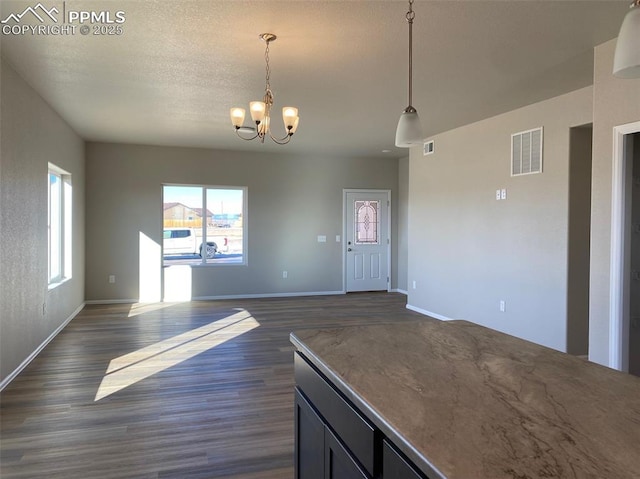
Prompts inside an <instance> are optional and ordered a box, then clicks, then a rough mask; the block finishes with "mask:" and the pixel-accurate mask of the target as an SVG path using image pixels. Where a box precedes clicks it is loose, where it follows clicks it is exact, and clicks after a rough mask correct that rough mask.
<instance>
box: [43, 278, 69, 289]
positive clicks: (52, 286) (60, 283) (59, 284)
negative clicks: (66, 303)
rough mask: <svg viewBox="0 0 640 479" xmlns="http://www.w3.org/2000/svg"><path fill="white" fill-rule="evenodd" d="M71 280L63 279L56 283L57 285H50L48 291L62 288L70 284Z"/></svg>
mask: <svg viewBox="0 0 640 479" xmlns="http://www.w3.org/2000/svg"><path fill="white" fill-rule="evenodd" d="M70 279H71V277H68V278H62V279H61V280H60V281H56V282H55V283H49V285H48V287H47V291H52V290H54V289H56V288H57V287H58V286H62V285H63V284H65V283H66V282H68V281H69V280H70Z"/></svg>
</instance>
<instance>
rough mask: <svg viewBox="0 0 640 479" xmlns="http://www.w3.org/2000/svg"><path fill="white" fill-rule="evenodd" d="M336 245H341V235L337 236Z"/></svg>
mask: <svg viewBox="0 0 640 479" xmlns="http://www.w3.org/2000/svg"><path fill="white" fill-rule="evenodd" d="M336 243H340V235H336Z"/></svg>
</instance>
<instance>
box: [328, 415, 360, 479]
mask: <svg viewBox="0 0 640 479" xmlns="http://www.w3.org/2000/svg"><path fill="white" fill-rule="evenodd" d="M324 439H325V440H324V448H325V451H324V453H325V456H324V457H325V463H324V477H325V479H367V478H368V476H367V474H366V473H365V472H364V470H363V469H362V468H360V466H359V465H358V464H357V463H356V461H355V459H353V457H351V455H350V454H349V453H348V452H347V450H346V449H345V448H344V447H343V446H342V444H340V441H338V439H336V437H335V436H334V435H333V433H332V432H331V430H330V429H329V428H328V427H325V430H324Z"/></svg>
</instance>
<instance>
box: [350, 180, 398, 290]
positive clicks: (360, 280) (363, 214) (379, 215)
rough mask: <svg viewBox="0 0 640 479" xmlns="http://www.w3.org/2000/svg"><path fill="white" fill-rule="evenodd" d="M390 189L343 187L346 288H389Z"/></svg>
mask: <svg viewBox="0 0 640 479" xmlns="http://www.w3.org/2000/svg"><path fill="white" fill-rule="evenodd" d="M390 204H391V192H390V191H388V190H384V191H382V190H371V191H366V190H345V192H344V209H345V210H344V220H345V226H344V231H345V237H344V248H345V262H344V264H345V278H346V281H345V284H346V291H347V292H351V291H389V287H390V278H389V262H390V258H391V256H390V254H389V252H390V249H391V238H390V229H391V228H390V224H391V221H390V220H391V214H390Z"/></svg>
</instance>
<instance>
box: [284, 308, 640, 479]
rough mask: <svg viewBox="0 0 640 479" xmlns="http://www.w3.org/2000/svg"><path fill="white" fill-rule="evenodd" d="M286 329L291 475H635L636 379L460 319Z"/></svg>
mask: <svg viewBox="0 0 640 479" xmlns="http://www.w3.org/2000/svg"><path fill="white" fill-rule="evenodd" d="M291 341H292V343H293V344H294V346H295V347H296V349H297V351H296V353H295V356H296V357H295V369H296V479H307V478H310V477H329V478H334V479H339V478H346V477H349V478H350V477H362V478H367V477H368V478H371V477H374V478H382V479H394V478H401V477H402V478H414V477H415V478H429V479H436V478H447V479H476V478H477V479H481V478H491V479H499V478H518V479H526V478H538V477H545V478H603V479H617V478H629V479H631V478H636V479H637V478H639V477H640V378H637V377H633V376H630V375H628V374H625V373H621V372H618V371H614V370H611V369H608V368H605V367H603V366H599V365H596V364H594V363H590V362H588V361H586V360H584V359H581V358H578V357H574V356H570V355H567V354H564V353H561V352H558V351H555V350H552V349H549V348H545V347H542V346H539V345H536V344H533V343H530V342H527V341H524V340H521V339H517V338H515V337H512V336H509V335H506V334H503V333H499V332H497V331H494V330H491V329H488V328H485V327H482V326H479V325H475V324H472V323H469V322H465V321H449V322H440V321H433V320H424V321H412V322H402V323H397V324H389V325H375V326H365V327H347V328H341V329H327V330H306V331H297V332H294V333H292V334H291ZM314 471H316V472H314ZM317 471H319V472H317Z"/></svg>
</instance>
